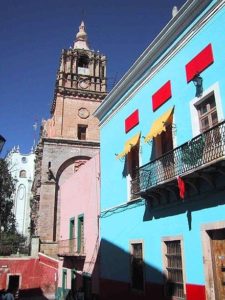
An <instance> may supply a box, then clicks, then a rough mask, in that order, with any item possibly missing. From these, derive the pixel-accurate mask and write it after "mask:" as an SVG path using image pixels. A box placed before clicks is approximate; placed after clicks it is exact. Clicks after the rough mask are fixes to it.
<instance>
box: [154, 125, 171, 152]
mask: <svg viewBox="0 0 225 300" xmlns="http://www.w3.org/2000/svg"><path fill="white" fill-rule="evenodd" d="M155 146H156V153H155V154H156V158H158V157H160V156H162V155H163V154H165V153H167V152H169V151H171V150H173V132H172V120H169V121H168V124H167V126H166V131H162V133H161V134H159V135H157V136H156V137H155Z"/></svg>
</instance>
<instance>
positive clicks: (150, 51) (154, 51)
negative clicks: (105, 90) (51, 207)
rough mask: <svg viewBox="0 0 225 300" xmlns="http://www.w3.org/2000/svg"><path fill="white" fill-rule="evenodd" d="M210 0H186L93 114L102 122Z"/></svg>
mask: <svg viewBox="0 0 225 300" xmlns="http://www.w3.org/2000/svg"><path fill="white" fill-rule="evenodd" d="M211 2H212V0H202V1H199V0H192V1H187V2H186V3H185V4H184V5H183V6H182V7H181V9H180V10H179V12H178V13H177V15H176V16H175V17H174V18H172V19H171V21H170V22H169V23H168V24H167V25H166V26H165V27H164V29H163V30H162V31H161V32H160V33H159V35H158V36H157V37H156V38H155V39H154V40H153V42H152V43H151V44H150V45H149V46H148V47H147V48H146V50H145V51H144V52H143V53H142V54H141V56H140V57H139V58H138V59H137V60H136V61H135V63H134V64H133V65H132V66H131V68H130V69H129V70H128V71H127V73H126V74H125V75H124V76H123V77H122V78H121V80H120V81H119V82H118V83H117V84H116V86H115V87H114V88H113V89H112V91H111V92H110V93H109V94H108V96H106V98H105V100H104V101H103V103H102V104H101V105H100V106H99V107H98V109H97V110H96V111H95V113H94V115H95V116H96V117H97V118H98V119H99V120H100V124H101V123H102V122H101V121H102V119H103V118H104V116H105V115H106V114H107V113H108V112H109V110H110V109H111V108H112V107H113V106H114V105H115V104H116V103H117V102H118V101H119V100H120V99H121V98H122V97H123V96H124V95H125V93H126V92H128V90H129V89H130V88H131V87H132V86H133V89H132V91H131V92H130V93H132V92H133V90H134V89H136V87H135V86H134V85H135V83H137V81H138V80H139V79H140V77H141V76H143V74H144V73H145V72H146V71H147V70H148V69H149V67H150V66H152V65H153V64H154V63H155V62H156V60H157V59H158V58H159V57H160V56H161V55H162V54H163V53H164V52H165V51H166V50H167V49H168V48H169V46H170V45H171V44H172V43H173V42H174V41H175V39H176V38H177V37H178V36H179V35H181V33H182V32H183V31H184V30H185V29H186V28H187V26H188V25H190V24H191V22H193V20H194V19H195V18H196V17H197V16H198V15H199V14H200V13H201V12H202V11H203V10H204V8H206V7H207V6H208V5H209V4H210V3H211ZM104 119H105V118H104Z"/></svg>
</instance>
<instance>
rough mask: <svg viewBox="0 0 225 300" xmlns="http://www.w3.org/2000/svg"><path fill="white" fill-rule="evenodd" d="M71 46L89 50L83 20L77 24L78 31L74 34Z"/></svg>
mask: <svg viewBox="0 0 225 300" xmlns="http://www.w3.org/2000/svg"><path fill="white" fill-rule="evenodd" d="M73 48H74V49H85V50H90V48H89V45H88V36H87V33H86V31H85V25H84V21H82V22H81V24H80V26H79V31H78V33H77V35H76V39H75V42H74V45H73Z"/></svg>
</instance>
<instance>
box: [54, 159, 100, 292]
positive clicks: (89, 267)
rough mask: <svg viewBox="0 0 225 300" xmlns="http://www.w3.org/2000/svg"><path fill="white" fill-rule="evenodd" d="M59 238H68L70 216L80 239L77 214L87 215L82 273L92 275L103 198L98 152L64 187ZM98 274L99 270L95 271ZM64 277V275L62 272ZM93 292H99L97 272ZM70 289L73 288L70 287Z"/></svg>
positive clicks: (93, 278)
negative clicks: (101, 194)
mask: <svg viewBox="0 0 225 300" xmlns="http://www.w3.org/2000/svg"><path fill="white" fill-rule="evenodd" d="M60 190H61V207H60V212H61V215H60V239H61V240H67V239H69V222H70V218H73V217H74V219H75V238H77V227H78V216H79V215H81V214H83V215H84V239H85V254H86V258H85V263H84V268H83V272H87V273H89V274H92V271H93V269H94V268H97V266H96V264H95V261H96V256H97V254H98V244H99V240H98V214H99V201H100V200H99V199H100V168H99V155H97V156H95V157H93V158H92V159H90V160H89V161H87V162H86V163H85V165H83V166H81V167H80V168H79V170H78V171H77V172H76V173H75V174H74V175H72V176H71V177H70V178H69V179H68V180H67V181H66V182H65V183H64V184H62V186H61V188H60ZM95 273H96V272H95ZM59 277H61V274H59ZM92 283H93V285H92V289H93V292H97V291H98V279H97V277H96V274H93V277H92ZM68 288H70V287H69V286H68Z"/></svg>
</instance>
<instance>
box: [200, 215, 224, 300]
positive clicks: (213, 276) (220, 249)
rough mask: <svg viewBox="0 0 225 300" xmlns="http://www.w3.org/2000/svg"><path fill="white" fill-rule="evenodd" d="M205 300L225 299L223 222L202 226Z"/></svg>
mask: <svg viewBox="0 0 225 300" xmlns="http://www.w3.org/2000/svg"><path fill="white" fill-rule="evenodd" d="M202 242H203V261H204V272H205V284H206V286H205V287H206V299H207V300H224V299H225V222H224V221H221V222H218V223H215V224H206V225H203V226H202Z"/></svg>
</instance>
